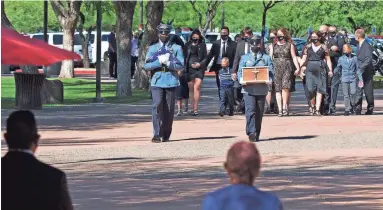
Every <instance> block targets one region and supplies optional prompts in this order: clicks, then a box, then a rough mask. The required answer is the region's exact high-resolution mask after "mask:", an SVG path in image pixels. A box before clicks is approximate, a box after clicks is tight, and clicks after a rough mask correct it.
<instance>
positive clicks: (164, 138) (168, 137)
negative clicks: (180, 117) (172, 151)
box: [162, 136, 170, 142]
mask: <svg viewBox="0 0 383 210" xmlns="http://www.w3.org/2000/svg"><path fill="white" fill-rule="evenodd" d="M169 139H170V136H167V137H162V142H168V141H169Z"/></svg>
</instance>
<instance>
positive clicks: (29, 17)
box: [5, 0, 383, 36]
mask: <svg viewBox="0 0 383 210" xmlns="http://www.w3.org/2000/svg"><path fill="white" fill-rule="evenodd" d="M144 4H146V1H144ZM205 4H206V3H205V2H200V1H197V2H196V5H197V6H198V7H199V8H203V7H204V5H205ZM86 5H87V4H84V5H83V6H82V8H81V11H82V13H83V14H84V16H85V18H86V19H87V21H86V24H92V22H94V24H95V23H96V17H95V13H94V11H92V10H90V9H89V8H87V7H86ZM109 5H112V4H111V3H110V4H109ZM137 5H139V4H137ZM205 7H206V6H205ZM5 11H6V13H7V16H8V18H9V19H10V21H11V23H12V24H13V25H14V27H15V28H16V29H17V30H18V31H21V32H28V33H33V32H36V31H37V30H38V29H42V27H43V2H42V1H6V2H5ZM220 12H221V7H218V9H217V15H216V16H215V18H214V20H213V22H212V28H216V27H220V25H221V16H220V15H219V14H220ZM262 12H263V5H262V2H261V1H243V2H242V1H226V2H225V25H227V26H229V27H230V30H231V31H233V32H239V31H240V30H241V29H242V28H244V27H245V26H250V27H252V28H253V29H254V30H255V31H260V30H261V27H262ZM144 13H145V6H144ZM350 18H351V19H352V21H354V22H355V25H356V26H357V27H363V28H365V29H366V30H367V32H371V27H372V26H375V27H376V28H377V30H378V32H383V21H382V20H383V1H346V0H342V1H319V0H315V1H311V0H310V1H308V0H306V1H286V2H282V3H279V4H277V5H276V6H275V7H273V8H271V9H270V10H269V11H268V14H267V23H266V24H267V26H268V28H274V27H286V28H288V29H289V30H290V31H291V32H292V33H293V34H294V35H298V36H299V35H303V34H304V33H305V31H306V30H307V29H308V27H310V26H311V27H312V28H313V29H316V28H318V27H319V25H321V24H324V23H328V24H334V25H337V26H338V28H346V29H348V30H350V31H351V30H353V28H354V26H353V25H352V23H351V22H350ZM163 19H164V20H171V19H174V22H173V24H174V26H181V27H182V26H183V27H192V28H197V27H198V25H199V22H198V16H197V14H196V12H195V11H194V10H193V8H192V6H191V4H190V2H188V1H167V2H166V4H165V10H164V15H163ZM145 21H146V20H145V17H144V23H145ZM115 23H116V17H115V11H114V8H113V7H112V6H110V7H108V6H107V5H106V8H105V9H104V10H103V22H102V24H103V28H104V29H105V30H109V29H110V27H111V26H112V25H115ZM138 24H139V6H136V7H135V13H134V21H133V28H134V29H137V28H138ZM48 27H49V30H52V31H58V30H60V25H59V24H58V22H57V19H56V17H55V14H54V12H53V10H52V8H51V7H49V14H48Z"/></svg>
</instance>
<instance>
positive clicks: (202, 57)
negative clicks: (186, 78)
mask: <svg viewBox="0 0 383 210" xmlns="http://www.w3.org/2000/svg"><path fill="white" fill-rule="evenodd" d="M190 50H191V43H190V42H188V43H186V44H185V47H184V48H183V53H184V58H185V61H184V67H185V68H184V69H185V72H189V67H190V66H189V64H188V62H189V59H190ZM206 56H207V52H206V44H205V43H199V44H198V59H199V62H200V64H201V67H200V68H199V69H200V70H203V71H205V70H206V66H207V65H206Z"/></svg>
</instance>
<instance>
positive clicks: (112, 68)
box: [109, 52, 117, 78]
mask: <svg viewBox="0 0 383 210" xmlns="http://www.w3.org/2000/svg"><path fill="white" fill-rule="evenodd" d="M109 76H110V77H114V78H117V53H116V52H109Z"/></svg>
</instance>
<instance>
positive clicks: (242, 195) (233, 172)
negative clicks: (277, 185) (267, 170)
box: [202, 141, 283, 210]
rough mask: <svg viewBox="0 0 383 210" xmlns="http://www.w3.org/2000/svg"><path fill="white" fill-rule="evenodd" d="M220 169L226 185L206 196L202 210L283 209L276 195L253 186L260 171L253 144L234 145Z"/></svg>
mask: <svg viewBox="0 0 383 210" xmlns="http://www.w3.org/2000/svg"><path fill="white" fill-rule="evenodd" d="M224 166H225V170H226V172H227V174H228V176H229V178H230V185H229V186H226V187H224V188H221V189H218V190H217V191H215V192H212V193H209V194H208V195H206V197H205V198H204V200H203V203H202V210H233V209H236V210H253V209H257V210H282V209H283V206H282V203H281V201H280V200H279V198H278V197H277V196H276V195H273V194H272V193H269V192H264V191H261V190H259V189H257V188H256V187H255V186H253V185H254V181H255V179H256V178H257V176H258V175H259V174H260V168H261V157H260V155H259V151H258V150H257V148H256V146H255V144H254V143H251V142H245V141H241V142H237V143H235V144H234V145H233V146H232V147H231V148H230V149H229V151H228V152H227V158H226V163H225V165H224Z"/></svg>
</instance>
